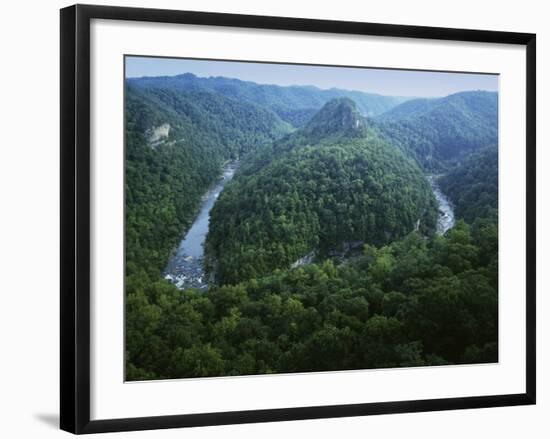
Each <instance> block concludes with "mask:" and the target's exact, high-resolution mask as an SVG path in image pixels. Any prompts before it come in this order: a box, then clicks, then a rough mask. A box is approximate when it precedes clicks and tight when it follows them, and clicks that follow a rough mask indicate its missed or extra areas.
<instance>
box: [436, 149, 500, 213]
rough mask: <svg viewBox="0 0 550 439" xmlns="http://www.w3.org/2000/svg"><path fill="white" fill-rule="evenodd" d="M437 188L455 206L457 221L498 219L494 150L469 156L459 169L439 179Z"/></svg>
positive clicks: (496, 161) (496, 152)
mask: <svg viewBox="0 0 550 439" xmlns="http://www.w3.org/2000/svg"><path fill="white" fill-rule="evenodd" d="M439 186H440V187H441V189H442V190H443V192H445V193H446V194H447V195H448V196H449V198H450V199H451V200H452V202H453V203H454V205H455V214H456V216H457V218H462V219H464V220H465V221H467V222H469V223H472V222H474V221H475V219H476V218H492V219H494V220H495V221H496V219H497V218H498V148H497V147H496V146H492V147H489V148H485V149H483V150H481V151H479V152H476V153H474V154H472V155H471V156H470V157H468V159H467V160H465V162H464V163H462V164H461V165H460V166H458V167H456V168H455V169H453V170H452V171H451V172H449V173H448V174H447V175H445V176H443V177H442V178H440V179H439Z"/></svg>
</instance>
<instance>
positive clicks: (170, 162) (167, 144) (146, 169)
mask: <svg viewBox="0 0 550 439" xmlns="http://www.w3.org/2000/svg"><path fill="white" fill-rule="evenodd" d="M289 129H290V126H289V125H288V124H286V123H285V122H282V121H281V120H280V119H279V118H278V117H277V116H276V115H275V114H273V113H272V112H270V111H268V110H265V109H263V108H260V107H258V106H255V105H251V104H248V103H240V102H237V101H235V100H232V99H228V98H225V97H223V96H219V95H215V94H213V93H208V92H196V91H195V92H183V91H174V90H164V89H145V88H135V87H133V86H127V87H126V174H125V180H126V181H125V198H126V261H127V266H126V271H127V274H129V275H132V274H135V273H138V272H140V271H145V272H147V273H149V274H151V275H152V276H158V275H159V274H160V270H161V268H162V266H163V265H164V264H165V263H166V259H167V257H168V254H169V252H170V250H171V249H172V247H173V245H175V243H176V240H177V238H178V237H179V236H180V235H181V233H182V231H183V230H185V228H186V227H187V226H188V225H189V224H190V222H191V221H192V219H193V216H194V215H195V213H196V210H197V208H198V206H199V203H200V200H201V197H202V195H203V193H204V192H205V191H206V189H207V188H208V187H209V186H210V185H211V184H212V183H213V182H214V181H215V180H216V179H217V178H218V174H219V172H220V169H221V165H222V163H223V162H225V161H227V160H231V159H235V158H236V157H239V156H241V155H243V154H246V153H247V152H250V151H252V150H254V149H257V148H261V147H262V146H265V145H267V144H269V143H271V142H272V141H273V140H274V139H277V138H279V137H281V136H283V135H284V134H285V133H286V132H288V130H289Z"/></svg>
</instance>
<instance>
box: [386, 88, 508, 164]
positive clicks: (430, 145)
mask: <svg viewBox="0 0 550 439" xmlns="http://www.w3.org/2000/svg"><path fill="white" fill-rule="evenodd" d="M376 123H377V126H378V129H379V130H380V132H381V133H382V134H383V135H384V136H385V137H386V138H387V139H389V140H390V141H391V142H393V143H394V144H396V145H398V146H400V147H401V148H402V149H403V150H404V151H406V152H407V153H408V154H410V155H411V156H412V157H414V158H415V159H416V160H417V161H418V163H420V164H421V165H422V166H423V167H424V168H425V169H427V170H430V171H434V170H436V171H437V170H444V169H446V168H447V167H448V164H449V162H451V161H453V160H457V159H462V158H463V157H465V156H466V155H467V154H469V153H471V152H473V151H476V150H478V149H480V148H484V147H486V146H488V145H493V144H497V143H498V94H497V93H493V92H485V91H472V92H461V93H456V94H453V95H450V96H447V97H444V98H438V99H414V100H411V101H407V102H404V103H402V104H400V105H399V106H397V107H395V108H393V109H391V110H389V111H387V112H386V113H384V114H382V115H380V116H378V117H377V118H376Z"/></svg>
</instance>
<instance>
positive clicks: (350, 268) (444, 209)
mask: <svg viewBox="0 0 550 439" xmlns="http://www.w3.org/2000/svg"><path fill="white" fill-rule="evenodd" d="M126 144H127V149H126V182H125V183H126V189H125V191H126V249H125V254H126V277H125V289H126V350H127V359H126V371H127V372H126V373H127V377H126V378H127V379H128V380H149V379H161V378H180V377H207V376H227V375H252V374H264V373H290V372H313V371H327V370H346V369H365V368H383V367H412V366H436V365H445V364H471V363H486V362H494V361H497V359H498V349H497V348H498V345H497V340H498V337H497V331H498V147H497V146H496V145H498V94H497V93H493V92H486V91H462V92H458V93H454V94H451V95H449V96H445V97H441V98H439V97H438V98H404V97H400V96H384V95H380V94H375V93H365V92H359V91H353V90H344V89H339V88H331V89H326V90H325V89H320V88H317V87H313V86H275V85H269V84H258V83H254V82H251V81H242V80H238V79H233V78H224V77H209V78H201V77H199V76H195V75H192V74H187V73H186V74H182V75H176V76H157V77H144V78H131V79H128V80H127V83H126ZM350 246H353V249H354V250H353V257H352V258H348V259H345V258H343V257H340V256H339V257H334V255H343V254H345V253H346V252H347V250H349V247H350ZM313 255H314V257H313Z"/></svg>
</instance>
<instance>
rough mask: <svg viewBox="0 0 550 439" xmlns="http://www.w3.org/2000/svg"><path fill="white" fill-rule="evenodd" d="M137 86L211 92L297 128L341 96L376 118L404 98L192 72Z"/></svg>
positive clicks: (135, 80) (148, 79)
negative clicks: (264, 111)
mask: <svg viewBox="0 0 550 439" xmlns="http://www.w3.org/2000/svg"><path fill="white" fill-rule="evenodd" d="M129 82H130V84H132V85H134V86H137V87H148V88H162V89H171V90H184V91H211V92H215V93H218V94H221V95H223V96H226V97H229V98H233V99H236V100H239V101H246V102H251V103H255V104H258V105H261V106H262V107H264V108H268V109H270V110H272V111H274V112H275V113H277V114H278V115H279V117H280V118H281V119H283V120H285V121H287V122H289V123H291V124H292V125H294V126H297V127H300V126H303V125H304V124H305V123H306V122H307V121H308V120H309V118H311V116H313V114H314V113H315V112H316V111H317V110H319V109H320V108H321V107H322V106H323V105H324V104H325V103H326V102H328V101H329V100H331V99H334V98H338V97H348V98H351V99H353V100H354V101H355V102H356V103H357V106H358V108H359V111H361V113H362V114H363V115H369V116H374V115H377V114H381V113H383V112H385V111H387V110H389V109H390V108H392V107H394V106H396V105H398V104H399V103H401V102H403V101H404V100H405V98H400V97H393V96H382V95H378V94H373V93H364V92H360V91H351V90H342V89H337V88H331V89H329V90H322V89H319V88H317V87H312V86H288V87H283V86H278V85H268V84H256V83H254V82H250V81H241V80H239V79H232V78H225V77H209V78H200V77H197V76H195V75H193V74H191V73H185V74H183V75H177V76H162V77H143V78H132V79H129Z"/></svg>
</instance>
